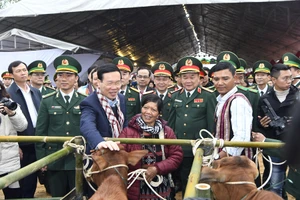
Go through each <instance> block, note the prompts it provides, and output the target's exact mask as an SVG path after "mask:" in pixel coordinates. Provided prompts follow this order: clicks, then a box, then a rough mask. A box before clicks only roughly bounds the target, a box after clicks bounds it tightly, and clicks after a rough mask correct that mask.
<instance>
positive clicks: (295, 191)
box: [263, 138, 300, 199]
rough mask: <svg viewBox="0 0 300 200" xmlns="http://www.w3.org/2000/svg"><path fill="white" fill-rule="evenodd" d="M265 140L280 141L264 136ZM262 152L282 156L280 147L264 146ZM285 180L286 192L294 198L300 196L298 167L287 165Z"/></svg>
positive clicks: (299, 170)
mask: <svg viewBox="0 0 300 200" xmlns="http://www.w3.org/2000/svg"><path fill="white" fill-rule="evenodd" d="M265 142H281V141H280V140H275V139H269V138H266V140H265ZM263 152H264V154H266V155H270V156H274V157H282V149H278V148H265V149H264V150H263ZM287 179H288V180H287V181H286V182H285V185H284V187H285V189H286V191H287V192H288V193H290V194H291V195H293V196H294V197H295V198H297V199H299V198H300V168H299V167H293V166H289V172H288V175H287Z"/></svg>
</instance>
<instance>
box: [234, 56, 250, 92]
mask: <svg viewBox="0 0 300 200" xmlns="http://www.w3.org/2000/svg"><path fill="white" fill-rule="evenodd" d="M238 59H239V61H240V66H239V67H236V79H235V84H236V85H240V86H243V87H248V86H249V85H248V83H247V82H245V68H246V67H247V62H246V61H245V60H244V59H243V58H238Z"/></svg>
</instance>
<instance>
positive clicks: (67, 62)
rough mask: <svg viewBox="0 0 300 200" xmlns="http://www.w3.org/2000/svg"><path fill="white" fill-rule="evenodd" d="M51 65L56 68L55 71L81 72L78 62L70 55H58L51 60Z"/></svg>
mask: <svg viewBox="0 0 300 200" xmlns="http://www.w3.org/2000/svg"><path fill="white" fill-rule="evenodd" d="M53 65H54V67H55V69H56V71H55V72H56V73H59V72H68V73H75V74H78V73H79V72H81V65H80V63H79V62H78V61H77V60H76V59H75V58H73V57H70V56H59V57H57V58H55V60H54V61H53Z"/></svg>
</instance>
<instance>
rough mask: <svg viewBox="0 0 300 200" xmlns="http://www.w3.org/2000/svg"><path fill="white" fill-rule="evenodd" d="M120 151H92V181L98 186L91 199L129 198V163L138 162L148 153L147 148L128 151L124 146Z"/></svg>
mask: <svg viewBox="0 0 300 200" xmlns="http://www.w3.org/2000/svg"><path fill="white" fill-rule="evenodd" d="M119 147H120V151H110V150H109V149H101V150H96V151H94V152H93V153H92V158H93V161H94V163H93V166H92V168H91V171H92V172H95V171H99V173H96V174H93V175H92V181H93V182H94V183H96V185H97V186H98V189H97V191H96V192H95V194H94V195H93V196H92V197H91V198H90V200H116V199H118V200H127V172H128V168H127V165H128V164H130V165H136V163H137V162H138V161H139V160H140V159H141V158H142V157H143V156H144V155H146V154H147V153H148V151H147V150H137V151H132V152H129V153H127V152H126V151H125V150H124V148H123V146H121V145H119Z"/></svg>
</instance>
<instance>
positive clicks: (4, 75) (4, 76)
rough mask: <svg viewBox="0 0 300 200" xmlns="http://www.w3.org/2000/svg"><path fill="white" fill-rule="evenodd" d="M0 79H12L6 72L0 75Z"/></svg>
mask: <svg viewBox="0 0 300 200" xmlns="http://www.w3.org/2000/svg"><path fill="white" fill-rule="evenodd" d="M1 77H2V78H10V79H13V77H12V75H11V73H9V72H8V71H5V72H3V73H2V74H1Z"/></svg>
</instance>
